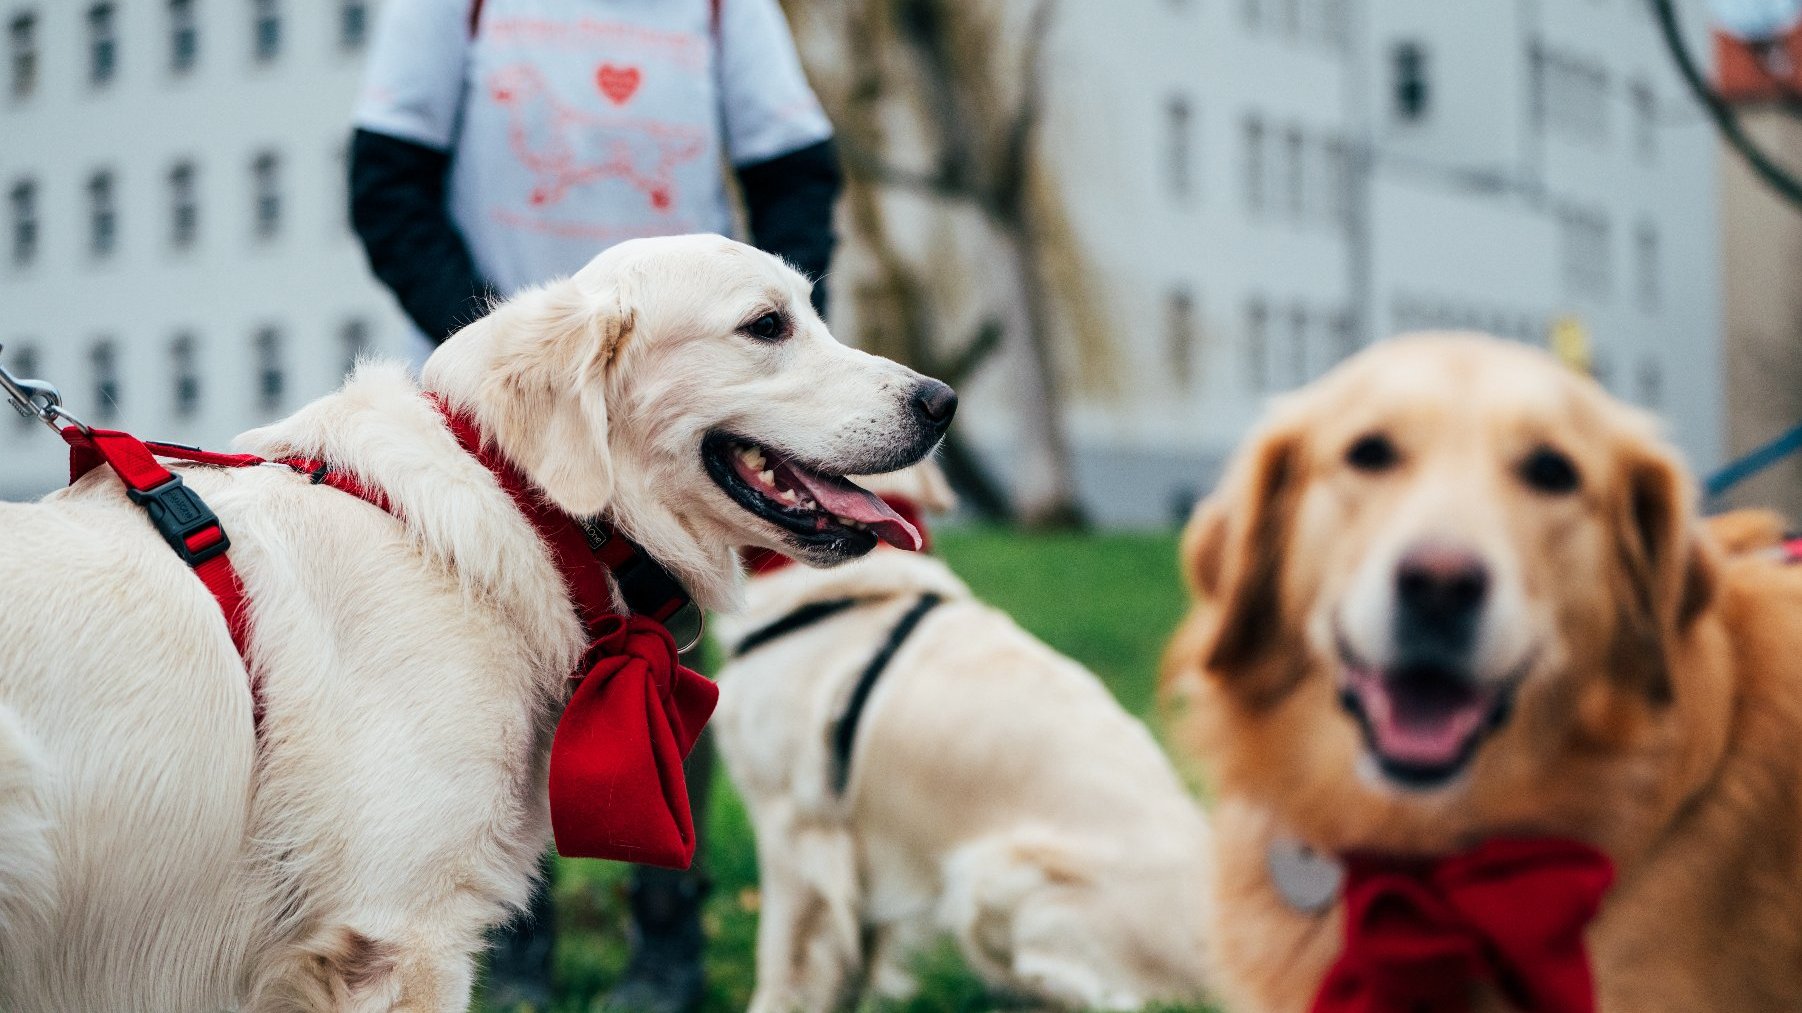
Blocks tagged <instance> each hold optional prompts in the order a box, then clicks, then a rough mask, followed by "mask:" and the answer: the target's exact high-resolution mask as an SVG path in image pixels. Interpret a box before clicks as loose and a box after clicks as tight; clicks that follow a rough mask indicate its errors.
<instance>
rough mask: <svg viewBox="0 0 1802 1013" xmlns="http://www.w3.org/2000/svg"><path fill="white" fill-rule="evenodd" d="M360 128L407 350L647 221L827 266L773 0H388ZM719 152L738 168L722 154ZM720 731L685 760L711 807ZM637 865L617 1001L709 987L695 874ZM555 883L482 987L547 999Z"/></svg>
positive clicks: (812, 127)
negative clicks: (410, 334)
mask: <svg viewBox="0 0 1802 1013" xmlns="http://www.w3.org/2000/svg"><path fill="white" fill-rule="evenodd" d="M355 128H356V129H355V134H354V136H353V138H352V142H351V149H350V150H351V158H350V175H351V179H350V194H351V197H350V200H351V219H352V222H353V224H354V226H355V228H356V232H357V235H358V236H359V238H360V239H361V240H362V243H363V248H364V250H365V252H366V254H367V256H368V259H369V266H370V268H371V270H372V271H373V272H374V273H375V275H376V277H377V278H379V279H380V280H381V281H382V283H383V284H385V285H386V286H387V287H388V288H389V289H390V290H392V291H393V293H394V296H395V298H396V300H398V301H399V303H400V306H401V308H402V309H403V310H404V311H405V312H406V315H407V316H408V318H410V319H411V320H412V322H413V325H414V326H415V327H416V328H417V330H418V338H419V350H420V352H421V353H422V354H421V355H420V356H419V357H420V359H421V360H422V361H423V357H424V355H423V353H425V352H427V351H429V349H430V348H431V347H433V346H435V345H436V343H438V342H441V341H443V340H444V339H445V338H447V337H449V336H450V335H451V334H452V333H453V332H455V331H456V330H457V329H458V328H460V327H462V326H463V325H465V324H467V323H469V322H471V321H473V320H475V319H476V318H478V317H480V316H481V315H482V314H484V313H485V312H486V311H487V308H488V306H489V304H490V301H491V300H492V299H494V298H495V297H504V296H507V295H510V294H512V293H514V292H516V291H518V290H519V289H521V288H524V287H526V286H529V285H533V284H537V283H540V282H543V281H546V280H548V279H551V278H554V277H558V276H562V275H567V274H571V273H573V272H575V271H576V270H577V269H579V268H580V267H581V266H582V265H583V264H585V263H587V262H588V261H589V259H590V258H592V257H593V256H594V255H595V254H597V253H599V252H600V251H601V250H602V249H604V248H606V247H608V246H610V245H612V244H614V243H617V242H620V241H622V240H625V239H630V238H633V237H638V236H655V235H677V234H682V233H692V232H717V233H722V234H726V235H731V234H733V233H734V232H735V231H737V230H736V229H735V220H734V212H733V203H732V200H731V196H730V189H729V186H730V183H731V182H732V181H731V179H729V178H728V177H729V176H732V177H736V182H737V186H738V190H739V193H740V195H741V198H742V201H741V204H742V208H743V211H744V219H745V225H746V227H747V228H748V231H749V235H748V236H744V237H742V238H745V239H747V240H749V241H750V242H752V243H754V244H756V245H757V246H759V247H761V248H762V249H764V250H767V251H769V252H771V253H774V254H776V255H778V256H781V257H783V258H784V259H786V260H787V261H789V263H791V264H793V265H794V266H795V267H797V268H798V269H800V270H801V271H802V272H803V273H805V274H807V275H809V276H811V277H813V278H815V279H816V284H815V287H814V292H813V297H814V304H815V306H816V307H818V308H821V309H822V310H823V308H824V306H825V300H826V294H825V285H824V284H823V283H820V282H819V279H823V278H824V276H825V273H826V269H827V266H828V263H829V261H830V260H831V256H832V249H833V243H834V236H833V232H832V208H833V203H834V201H835V199H836V197H837V195H838V191H839V186H840V177H839V169H838V161H837V157H836V154H835V153H834V150H833V146H832V127H831V124H830V123H829V122H828V121H827V119H826V116H825V114H824V112H823V111H822V110H821V108H820V104H819V101H818V99H817V98H816V97H815V96H814V94H813V91H812V90H811V89H810V88H809V86H808V84H807V80H806V78H805V76H804V75H803V73H802V70H801V65H800V60H799V58H798V56H797V54H796V52H795V44H794V40H793V38H792V37H791V35H790V33H789V29H788V24H787V22H786V21H785V20H784V18H783V15H782V12H781V9H780V8H779V7H778V6H777V0H386V3H385V4H384V6H383V9H382V12H381V19H380V22H379V23H378V25H377V29H376V34H375V39H374V43H373V45H372V47H371V53H370V62H369V67H368V70H367V76H366V81H365V84H364V88H363V92H362V95H361V97H360V98H359V100H358V104H357V109H356V114H355ZM728 168H729V172H728ZM711 758H712V748H711V746H710V745H709V744H708V740H707V739H706V738H703V739H702V740H701V744H700V746H699V747H698V748H697V749H696V750H695V752H694V754H693V755H692V756H691V757H690V760H689V767H688V777H689V783H690V788H689V795H690V798H691V799H692V801H693V805H694V809H695V826H696V827H697V828H700V827H702V826H703V825H704V822H705V821H704V816H705V808H706V799H707V794H708V793H707V785H708V782H709V780H710V779H711V775H712V773H713V763H712V759H711ZM699 866H700V862H699V859H698V858H697V861H696V867H695V869H694V870H691V871H688V872H671V871H669V870H661V869H650V868H644V867H637V868H635V869H634V872H633V878H632V883H631V887H630V898H631V909H632V916H633V923H634V926H635V929H634V933H633V940H632V945H633V954H632V958H631V962H630V964H629V966H628V968H627V971H626V974H625V976H624V978H623V979H622V981H621V982H620V983H619V984H618V985H617V986H616V988H615V989H614V991H613V993H612V994H611V995H610V996H609V1001H610V1008H615V1009H622V1010H643V1011H653V1013H679V1011H684V1010H689V1009H693V1008H696V1007H697V1006H698V1005H699V1002H700V998H701V993H702V987H703V977H702V970H701V954H702V933H701V925H700V913H701V904H702V901H703V899H704V898H705V896H706V893H707V880H706V878H705V876H704V875H703V874H702V873H701V872H700V871H699ZM548 871H549V869H548V866H547V877H546V878H547V886H546V887H541V888H540V890H539V891H538V893H537V895H536V896H535V897H534V899H533V902H532V905H531V910H530V911H529V912H527V913H526V915H525V916H523V917H522V918H521V919H520V920H518V921H517V922H516V923H515V924H513V925H512V926H510V927H509V928H508V929H507V930H506V932H505V933H504V935H503V938H501V939H498V940H497V941H496V946H495V953H494V956H493V958H492V960H491V963H490V969H489V976H488V979H487V981H488V996H489V1001H490V1003H491V1004H493V1005H495V1006H497V1007H499V1008H502V1009H507V1008H517V1007H519V1006H522V1005H524V1006H531V1007H536V1008H538V1009H544V1008H545V1007H547V1006H548V1005H549V1003H550V1001H551V998H552V991H551V983H550V975H551V958H552V949H553V941H554V940H553V931H554V929H553V917H552V910H551V905H550V895H549V890H548V878H549V877H548Z"/></svg>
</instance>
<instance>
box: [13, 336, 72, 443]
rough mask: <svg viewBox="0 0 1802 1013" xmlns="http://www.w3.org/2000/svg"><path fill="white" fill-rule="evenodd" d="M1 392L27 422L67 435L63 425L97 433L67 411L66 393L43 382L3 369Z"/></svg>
mask: <svg viewBox="0 0 1802 1013" xmlns="http://www.w3.org/2000/svg"><path fill="white" fill-rule="evenodd" d="M5 349H6V346H4V345H0V351H5ZM0 390H3V391H5V392H6V400H7V401H8V402H10V403H11V404H12V406H13V410H14V411H16V412H18V413H19V415H20V416H21V417H23V418H28V419H30V418H36V419H39V420H41V421H42V422H43V423H44V424H45V425H47V426H49V427H50V428H51V429H53V430H55V431H56V432H58V433H61V432H62V431H63V426H62V425H61V424H59V422H60V423H66V424H68V425H71V426H74V427H75V428H76V429H78V430H80V431H81V432H83V433H92V432H93V430H92V429H89V428H88V424H87V423H86V422H83V421H82V420H81V419H79V418H76V417H75V415H74V414H73V413H71V412H70V411H69V410H68V409H66V408H64V407H63V395H62V393H61V392H60V391H58V390H57V389H56V387H55V386H53V385H51V384H49V383H46V382H45V381H43V380H28V379H24V378H22V377H17V376H14V375H13V374H12V373H10V372H8V371H7V369H6V367H5V366H3V365H0Z"/></svg>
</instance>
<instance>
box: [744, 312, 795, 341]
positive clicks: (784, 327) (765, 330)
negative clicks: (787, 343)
mask: <svg viewBox="0 0 1802 1013" xmlns="http://www.w3.org/2000/svg"><path fill="white" fill-rule="evenodd" d="M739 330H742V331H744V332H745V333H746V334H749V335H750V336H751V337H753V338H756V339H757V340H759V341H781V340H782V339H783V338H785V337H788V320H787V319H785V318H784V317H783V316H782V314H780V313H777V312H775V311H774V310H772V311H770V312H768V313H765V314H764V315H763V316H760V317H758V318H757V319H755V320H752V321H751V322H750V323H748V324H745V325H744V326H743V327H741V328H739Z"/></svg>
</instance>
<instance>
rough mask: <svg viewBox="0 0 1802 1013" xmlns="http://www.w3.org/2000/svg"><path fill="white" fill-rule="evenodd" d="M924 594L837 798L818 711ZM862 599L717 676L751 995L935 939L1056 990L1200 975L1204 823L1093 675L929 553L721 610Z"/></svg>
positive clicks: (1078, 1003) (990, 978) (1056, 996)
mask: <svg viewBox="0 0 1802 1013" xmlns="http://www.w3.org/2000/svg"><path fill="white" fill-rule="evenodd" d="M865 484H868V485H874V484H875V483H865ZM907 491H909V492H910V493H911V494H913V495H915V496H916V498H918V495H919V493H918V489H917V487H916V488H914V489H909V490H907ZM928 504H929V505H930V501H928ZM928 591H930V592H935V593H937V594H939V595H941V596H943V598H944V599H945V603H944V604H942V605H940V606H938V607H937V608H936V609H934V610H933V611H931V612H929V613H927V615H926V618H925V619H924V620H923V621H922V622H921V623H920V625H919V627H918V628H917V629H916V630H915V631H914V633H913V634H912V635H911V636H910V637H909V638H908V640H907V641H906V643H905V644H904V646H903V647H902V648H901V650H900V651H899V652H898V653H897V654H896V655H895V656H894V659H893V661H892V662H891V664H890V665H889V666H888V668H887V670H886V671H885V673H884V674H883V676H882V678H881V680H880V681H879V682H878V683H877V688H876V690H875V692H874V693H873V694H872V696H871V698H870V702H869V706H868V708H867V710H866V711H865V712H864V716H863V719H862V722H861V724H860V725H859V731H858V736H857V741H856V744H855V746H854V751H853V758H852V763H851V781H850V783H849V785H848V786H847V788H846V792H845V794H844V795H843V796H840V795H839V794H837V793H836V792H835V791H834V789H833V785H832V782H831V778H830V769H831V767H830V764H831V758H830V747H829V745H828V740H829V729H830V727H831V725H832V724H833V722H834V721H836V719H837V718H838V716H839V714H841V713H842V711H843V709H844V706H845V700H846V698H847V696H848V695H849V693H850V691H851V686H852V684H853V683H854V682H855V681H856V679H857V678H858V676H859V674H860V673H861V672H862V671H863V668H864V666H865V665H866V664H868V662H869V660H870V658H871V657H872V656H873V655H874V654H875V652H876V651H877V649H878V647H879V646H880V645H881V644H882V643H883V641H884V639H885V638H886V637H887V636H888V634H889V631H890V630H891V629H892V628H893V627H894V625H895V623H896V621H897V619H898V618H899V617H900V616H901V615H902V614H903V613H904V612H906V611H907V609H908V608H910V607H911V606H912V605H913V604H914V602H916V601H917V600H918V597H919V595H920V594H922V593H924V592H928ZM866 596H868V597H871V598H873V599H875V600H874V601H872V602H871V603H870V604H866V605H863V606H861V607H858V608H855V609H852V610H849V611H846V612H841V613H839V614H838V615H837V616H835V617H833V618H831V619H827V620H825V621H822V622H820V623H818V624H816V625H813V626H810V627H807V628H805V629H804V630H802V631H798V632H795V633H793V634H790V635H788V636H786V637H783V638H780V639H778V640H775V641H772V642H770V643H768V644H767V645H765V646H762V647H759V648H756V649H754V650H752V651H751V652H749V653H747V654H745V655H744V656H742V657H740V658H738V659H737V660H734V661H733V662H731V663H730V664H729V665H728V666H727V667H726V669H725V670H724V671H723V672H722V673H721V676H720V679H721V699H720V710H719V713H718V715H717V716H716V718H715V728H716V729H717V734H718V736H719V739H718V741H719V745H720V750H721V753H722V755H723V756H724V757H725V760H726V765H727V769H728V771H729V772H730V773H731V775H732V779H733V782H734V783H735V784H736V785H737V786H738V789H739V792H740V794H741V795H742V796H743V797H744V800H745V804H746V806H747V807H748V809H749V811H750V815H751V821H752V825H753V827H754V829H755V831H756V835H757V854H758V865H759V869H760V875H761V885H762V900H761V911H760V915H759V923H758V940H757V990H756V994H755V996H754V997H753V999H752V1003H751V1009H752V1010H753V1011H756V1013H783V1011H790V1010H828V1009H835V1008H840V1007H848V1006H849V1005H850V1004H851V1002H852V1000H853V999H855V998H856V993H858V992H860V991H868V992H873V993H876V994H878V995H886V996H904V995H906V994H908V993H910V992H911V991H912V990H913V988H914V982H913V975H912V968H913V962H914V960H915V959H917V958H918V957H919V955H920V953H921V950H922V949H923V948H925V947H927V946H928V945H929V944H930V943H931V942H932V941H933V940H934V939H935V938H938V937H941V936H946V935H948V936H950V937H951V938H952V939H954V940H955V941H956V943H957V946H958V949H959V951H960V952H961V953H962V954H963V956H964V959H965V960H966V961H967V962H968V963H969V964H970V966H971V967H972V968H973V969H975V970H976V971H977V973H979V974H980V975H981V976H982V977H983V978H984V979H985V980H986V981H987V982H988V983H989V984H990V985H991V986H992V987H994V988H996V989H998V990H1002V991H1006V992H1013V993H1017V994H1022V995H1025V996H1028V997H1031V998H1033V999H1035V1000H1037V1001H1039V1002H1044V1003H1049V1004H1052V1005H1055V1006H1059V1007H1063V1008H1070V1009H1093V1008H1106V1009H1120V1008H1132V1007H1137V1006H1141V1005H1144V1004H1146V1003H1148V1002H1152V1001H1156V1000H1170V999H1185V998H1194V997H1197V996H1198V995H1200V994H1201V992H1202V990H1203V988H1204V985H1205V981H1204V970H1203V968H1204V952H1203V951H1204V939H1203V936H1202V926H1203V925H1204V924H1205V922H1206V914H1205V912H1206V910H1207V900H1206V895H1205V891H1206V887H1205V880H1206V872H1207V869H1208V828H1207V824H1206V821H1205V819H1204V817H1203V815H1202V813H1201V811H1200V809H1199V808H1198V807H1197V806H1196V804H1195V803H1194V801H1193V800H1192V799H1191V798H1190V797H1189V796H1188V794H1187V792H1186V791H1185V789H1184V788H1183V786H1182V784H1181V783H1180V781H1179V779H1178V778H1177V776H1176V774H1175V772H1174V771H1173V770H1172V769H1171V767H1170V764H1169V763H1168V761H1167V760H1166V759H1165V758H1164V756H1163V754H1162V753H1161V751H1160V750H1159V749H1158V746H1157V744H1156V742H1154V741H1153V739H1152V737H1151V735H1150V734H1149V733H1148V732H1147V731H1146V730H1145V728H1144V726H1143V725H1141V724H1139V723H1138V722H1137V721H1134V720H1133V719H1132V718H1131V717H1129V716H1128V715H1127V714H1126V713H1125V712H1124V711H1123V710H1121V708H1120V706H1119V705H1118V704H1117V703H1115V702H1114V700H1113V698H1112V697H1111V696H1109V695H1108V692H1107V690H1106V689H1104V688H1103V687H1102V685H1101V684H1100V682H1099V681H1098V680H1096V678H1095V677H1094V676H1093V675H1091V674H1090V673H1089V672H1087V671H1085V670H1083V669H1082V668H1081V667H1080V666H1078V665H1077V664H1076V663H1075V662H1072V661H1070V660H1069V659H1068V658H1064V657H1062V656H1060V655H1058V654H1056V653H1054V652H1053V651H1051V650H1050V649H1049V648H1047V647H1046V646H1045V645H1043V644H1041V643H1040V642H1038V641H1037V640H1035V639H1033V638H1032V637H1031V636H1030V635H1029V634H1027V633H1026V632H1025V631H1023V630H1021V629H1020V628H1019V627H1018V626H1016V625H1015V624H1014V623H1013V622H1012V621H1011V620H1009V619H1008V618H1007V617H1006V616H1004V615H1002V614H1001V613H999V612H997V611H996V610H994V609H992V608H989V607H987V606H985V605H983V604H982V603H980V602H978V601H975V600H974V599H972V598H971V596H970V592H969V590H968V589H967V588H966V587H965V586H964V585H963V583H962V582H961V581H959V580H958V579H957V578H956V576H954V575H953V574H952V573H951V571H950V570H949V569H947V568H946V567H945V566H944V564H943V563H941V562H939V561H938V560H936V559H932V558H930V557H925V556H914V555H909V554H906V553H902V552H898V551H895V550H890V549H878V550H877V551H876V552H874V553H872V554H871V555H869V556H868V557H866V558H864V559H862V560H859V561H857V562H855V563H851V564H848V565H846V566H844V567H840V568H838V569H836V570H832V571H830V572H821V571H813V570H805V569H801V568H798V567H795V568H789V569H785V570H781V571H778V572H776V573H773V574H770V575H767V576H763V577H757V578H754V579H752V581H751V582H750V588H749V591H748V600H747V608H746V609H745V610H744V611H743V612H742V613H741V614H739V615H737V616H734V617H732V618H730V619H727V620H722V621H721V622H720V623H718V624H717V628H718V630H719V632H720V634H721V637H722V640H723V642H724V643H726V644H734V643H736V641H737V639H738V638H740V637H742V636H744V635H745V634H746V633H748V632H749V631H751V630H753V629H755V628H757V627H759V626H762V625H763V624H765V623H768V622H770V621H772V620H774V619H776V618H777V617H779V616H782V615H784V614H786V613H788V612H789V611H791V610H792V609H794V608H796V607H797V606H799V605H802V604H804V603H807V602H812V601H823V600H829V599H834V598H841V597H866Z"/></svg>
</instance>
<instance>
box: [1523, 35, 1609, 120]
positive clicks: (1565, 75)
mask: <svg viewBox="0 0 1802 1013" xmlns="http://www.w3.org/2000/svg"><path fill="white" fill-rule="evenodd" d="M1531 64H1532V68H1531V74H1532V83H1533V119H1534V122H1535V123H1536V124H1537V125H1538V126H1539V128H1540V129H1541V130H1543V131H1547V132H1550V133H1555V134H1560V135H1563V136H1565V137H1567V138H1570V139H1571V140H1576V141H1584V142H1587V143H1591V144H1599V143H1601V142H1603V141H1606V140H1607V139H1608V121H1609V115H1608V69H1607V68H1606V67H1604V66H1602V65H1601V64H1600V63H1598V62H1597V61H1595V60H1591V59H1589V58H1587V57H1583V56H1580V55H1577V54H1573V53H1569V52H1565V51H1563V50H1558V49H1551V48H1547V47H1543V46H1538V45H1535V46H1534V47H1533V51H1532V53H1531Z"/></svg>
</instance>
